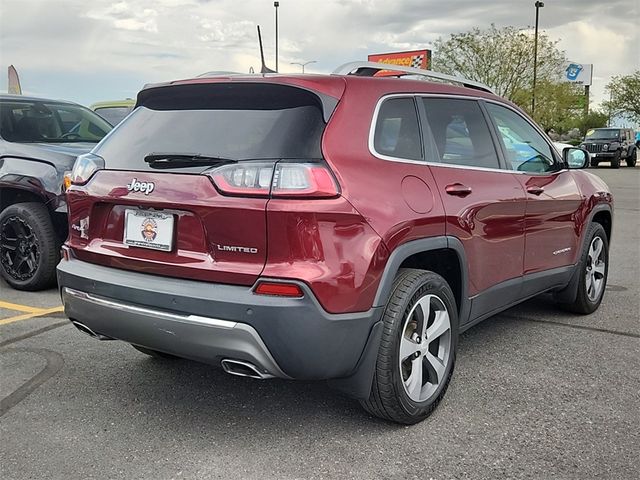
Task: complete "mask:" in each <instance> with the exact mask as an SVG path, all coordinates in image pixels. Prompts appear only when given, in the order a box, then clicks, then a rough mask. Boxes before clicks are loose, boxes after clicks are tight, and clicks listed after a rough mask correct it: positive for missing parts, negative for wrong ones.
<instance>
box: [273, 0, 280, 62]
mask: <svg viewBox="0 0 640 480" xmlns="http://www.w3.org/2000/svg"><path fill="white" fill-rule="evenodd" d="M273 6H274V7H275V8H276V72H277V71H278V7H279V6H280V2H273Z"/></svg>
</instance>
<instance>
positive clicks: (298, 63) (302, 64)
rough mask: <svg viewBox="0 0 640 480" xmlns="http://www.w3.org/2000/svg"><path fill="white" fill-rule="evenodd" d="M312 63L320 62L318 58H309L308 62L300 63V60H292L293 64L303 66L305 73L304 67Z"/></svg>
mask: <svg viewBox="0 0 640 480" xmlns="http://www.w3.org/2000/svg"><path fill="white" fill-rule="evenodd" d="M310 63H318V62H317V60H309V61H308V62H304V63H300V62H291V65H300V66H301V67H302V73H304V67H305V66H307V65H309V64H310Z"/></svg>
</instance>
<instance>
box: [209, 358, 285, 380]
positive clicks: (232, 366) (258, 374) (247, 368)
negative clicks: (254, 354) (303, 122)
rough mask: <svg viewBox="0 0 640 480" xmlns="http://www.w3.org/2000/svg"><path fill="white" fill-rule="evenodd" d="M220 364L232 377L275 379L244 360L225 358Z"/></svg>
mask: <svg viewBox="0 0 640 480" xmlns="http://www.w3.org/2000/svg"><path fill="white" fill-rule="evenodd" d="M220 363H221V364H222V368H223V370H224V371H225V372H227V373H230V374H231V375H238V376H239V377H249V378H257V379H259V380H264V379H267V378H274V376H273V375H271V374H270V373H267V372H265V371H263V370H261V369H260V368H258V367H257V366H255V365H254V364H253V363H251V362H246V361H244V360H233V359H230V358H225V359H223V360H222V361H221V362H220Z"/></svg>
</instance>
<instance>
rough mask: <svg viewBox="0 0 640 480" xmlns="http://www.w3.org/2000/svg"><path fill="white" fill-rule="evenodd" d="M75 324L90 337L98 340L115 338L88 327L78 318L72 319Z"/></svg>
mask: <svg viewBox="0 0 640 480" xmlns="http://www.w3.org/2000/svg"><path fill="white" fill-rule="evenodd" d="M71 323H73V326H74V327H76V328H77V329H78V330H80V331H81V332H82V333H84V334H86V335H89V336H90V337H93V338H97V339H98V340H113V338H111V337H107V336H106V335H102V334H101V333H96V332H94V331H93V330H91V329H90V328H89V327H87V326H86V325H85V324H84V323H80V322H78V321H76V320H71Z"/></svg>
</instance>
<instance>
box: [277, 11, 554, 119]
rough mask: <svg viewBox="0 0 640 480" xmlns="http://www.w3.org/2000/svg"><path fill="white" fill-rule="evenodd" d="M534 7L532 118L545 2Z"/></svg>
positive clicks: (534, 109)
mask: <svg viewBox="0 0 640 480" xmlns="http://www.w3.org/2000/svg"><path fill="white" fill-rule="evenodd" d="M534 5H535V7H536V34H535V40H534V43H533V86H532V88H531V116H533V114H534V113H536V79H537V76H538V18H539V12H540V9H541V8H542V7H544V2H536V3H535V4H534ZM276 70H277V68H276Z"/></svg>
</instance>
